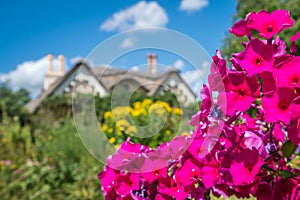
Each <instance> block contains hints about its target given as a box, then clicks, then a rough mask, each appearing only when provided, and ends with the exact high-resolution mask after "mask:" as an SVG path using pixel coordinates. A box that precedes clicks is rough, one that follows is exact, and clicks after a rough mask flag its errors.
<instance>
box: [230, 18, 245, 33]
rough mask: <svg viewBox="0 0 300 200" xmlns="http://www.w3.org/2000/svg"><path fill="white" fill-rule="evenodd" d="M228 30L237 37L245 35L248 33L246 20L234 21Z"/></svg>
mask: <svg viewBox="0 0 300 200" xmlns="http://www.w3.org/2000/svg"><path fill="white" fill-rule="evenodd" d="M229 32H230V33H232V34H235V35H236V36H237V37H243V36H244V35H247V33H248V28H247V21H246V20H244V19H243V20H240V21H238V22H236V23H235V24H234V25H233V26H232V27H231V29H230V30H229Z"/></svg>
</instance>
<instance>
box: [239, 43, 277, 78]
mask: <svg viewBox="0 0 300 200" xmlns="http://www.w3.org/2000/svg"><path fill="white" fill-rule="evenodd" d="M275 52H276V49H275V47H274V46H272V45H269V44H265V43H264V42H262V41H260V40H258V39H254V40H251V41H250V42H249V43H248V45H247V47H246V50H244V51H242V52H241V53H239V54H234V55H233V57H234V59H235V60H236V62H237V63H238V64H239V65H240V66H241V67H242V68H243V69H245V70H246V71H247V72H248V74H249V76H252V75H254V74H259V73H262V72H264V71H272V69H273V66H274V54H275Z"/></svg>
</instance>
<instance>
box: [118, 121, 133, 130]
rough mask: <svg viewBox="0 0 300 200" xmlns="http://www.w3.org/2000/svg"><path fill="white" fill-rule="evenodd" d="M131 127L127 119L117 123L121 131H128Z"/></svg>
mask: <svg viewBox="0 0 300 200" xmlns="http://www.w3.org/2000/svg"><path fill="white" fill-rule="evenodd" d="M129 126H130V124H129V122H128V121H127V120H126V119H120V120H118V121H117V123H116V127H117V130H119V131H125V129H127V127H129Z"/></svg>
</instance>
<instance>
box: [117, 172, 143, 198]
mask: <svg viewBox="0 0 300 200" xmlns="http://www.w3.org/2000/svg"><path fill="white" fill-rule="evenodd" d="M139 188H140V179H139V174H130V173H128V174H126V175H122V176H119V177H118V179H117V180H116V183H115V189H116V193H117V194H119V195H120V196H121V197H126V196H128V195H130V193H131V191H133V190H138V189H139Z"/></svg>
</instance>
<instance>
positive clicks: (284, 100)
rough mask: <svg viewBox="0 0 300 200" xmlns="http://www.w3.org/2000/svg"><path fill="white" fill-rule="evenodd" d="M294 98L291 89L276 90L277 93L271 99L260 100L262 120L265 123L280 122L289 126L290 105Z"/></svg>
mask: <svg viewBox="0 0 300 200" xmlns="http://www.w3.org/2000/svg"><path fill="white" fill-rule="evenodd" d="M294 98H295V93H294V91H293V89H291V88H284V87H281V88H278V90H277V92H276V93H275V94H274V95H273V96H272V97H271V98H267V97H263V98H262V107H263V109H264V113H265V115H264V119H265V121H266V122H277V121H282V122H283V123H285V124H289V123H290V121H291V113H292V111H291V108H290V105H291V103H292V101H293V99H294Z"/></svg>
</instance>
